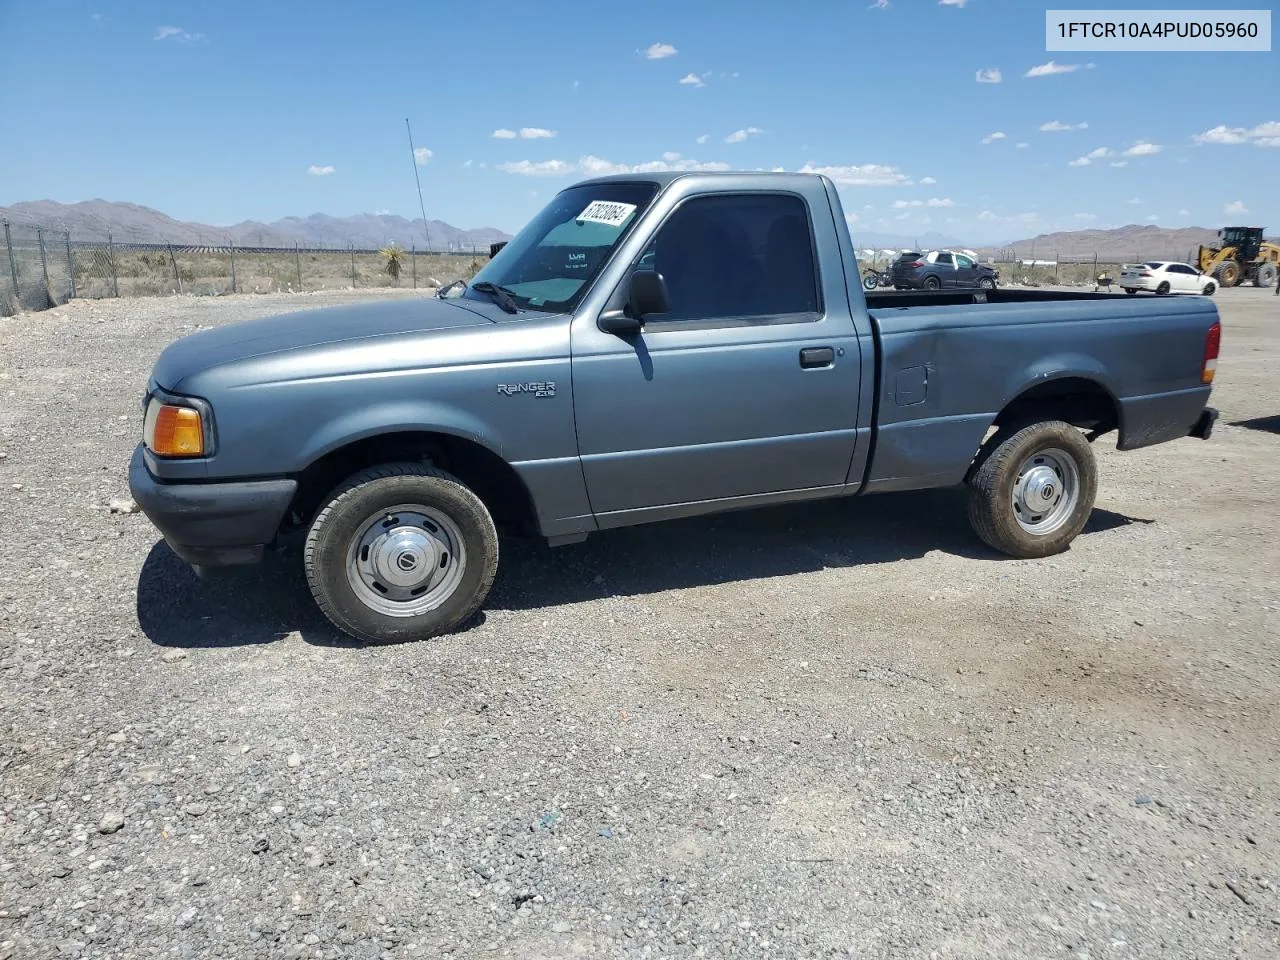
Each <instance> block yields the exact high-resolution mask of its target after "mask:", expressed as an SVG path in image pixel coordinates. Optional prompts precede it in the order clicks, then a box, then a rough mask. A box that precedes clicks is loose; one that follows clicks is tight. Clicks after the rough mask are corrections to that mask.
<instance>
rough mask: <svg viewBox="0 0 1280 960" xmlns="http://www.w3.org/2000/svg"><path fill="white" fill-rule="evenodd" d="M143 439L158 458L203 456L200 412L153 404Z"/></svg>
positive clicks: (202, 428)
mask: <svg viewBox="0 0 1280 960" xmlns="http://www.w3.org/2000/svg"><path fill="white" fill-rule="evenodd" d="M144 439H145V441H146V444H147V447H148V448H149V449H150V450H151V452H152V453H154V454H155V455H156V456H159V457H201V456H204V424H203V423H202V422H201V420H200V412H199V411H198V410H192V409H191V408H190V407H176V406H173V405H171V404H167V403H159V402H152V404H151V406H150V408H149V409H148V410H147V424H146V434H145V437H144Z"/></svg>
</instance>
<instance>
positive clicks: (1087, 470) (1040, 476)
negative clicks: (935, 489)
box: [969, 420, 1098, 559]
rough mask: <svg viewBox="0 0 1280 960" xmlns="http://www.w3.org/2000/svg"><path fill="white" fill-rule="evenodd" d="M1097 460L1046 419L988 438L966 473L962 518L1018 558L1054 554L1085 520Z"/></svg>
mask: <svg viewBox="0 0 1280 960" xmlns="http://www.w3.org/2000/svg"><path fill="white" fill-rule="evenodd" d="M1097 490H1098V471H1097V464H1096V463H1095V461H1094V458H1093V450H1092V449H1091V448H1090V447H1089V442H1088V441H1087V440H1085V438H1084V435H1083V434H1081V433H1080V431H1079V430H1077V429H1076V428H1075V427H1073V426H1072V425H1071V424H1069V423H1065V422H1063V421H1061V420H1046V421H1042V422H1040V423H1032V424H1029V425H1026V426H1022V427H1019V428H1014V429H1009V430H1002V431H1000V432H999V433H997V434H996V436H994V437H992V439H991V440H990V442H989V443H988V445H987V447H986V448H985V449H984V450H983V453H982V455H981V456H980V461H979V465H978V467H977V469H976V470H975V471H974V472H973V474H972V476H971V477H970V479H969V522H970V524H972V526H973V529H974V531H975V532H976V533H977V534H978V536H979V537H981V538H982V540H983V541H984V542H985V543H986V544H987V545H988V546H991V547H994V548H995V549H996V550H999V551H1001V552H1002V553H1006V554H1008V555H1009V556H1011V557H1018V558H1019V559H1031V558H1035V557H1047V556H1050V555H1051V554H1055V553H1061V552H1062V551H1063V550H1065V549H1067V547H1068V546H1069V545H1070V544H1071V541H1072V540H1074V539H1075V538H1076V535H1077V534H1078V533H1079V532H1080V531H1081V530H1082V529H1083V528H1084V525H1085V523H1086V522H1088V520H1089V514H1090V513H1091V512H1092V511H1093V502H1094V498H1095V497H1096V496H1097Z"/></svg>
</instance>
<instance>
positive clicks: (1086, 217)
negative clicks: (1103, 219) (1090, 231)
mask: <svg viewBox="0 0 1280 960" xmlns="http://www.w3.org/2000/svg"><path fill="white" fill-rule="evenodd" d="M1072 216H1074V217H1075V219H1077V220H1084V221H1085V222H1088V221H1090V220H1097V219H1098V215H1097V214H1096V213H1076V214H1072Z"/></svg>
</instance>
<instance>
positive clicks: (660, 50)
mask: <svg viewBox="0 0 1280 960" xmlns="http://www.w3.org/2000/svg"><path fill="white" fill-rule="evenodd" d="M644 55H645V58H646V59H648V60H662V59H663V58H665V57H674V56H675V55H676V48H675V47H673V46H672V45H671V44H669V43H651V44H649V48H648V49H647V50H645V52H644Z"/></svg>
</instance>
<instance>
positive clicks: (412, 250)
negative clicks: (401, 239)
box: [0, 221, 492, 316]
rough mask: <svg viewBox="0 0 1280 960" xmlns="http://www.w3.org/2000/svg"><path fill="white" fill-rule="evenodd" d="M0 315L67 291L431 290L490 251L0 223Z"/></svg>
mask: <svg viewBox="0 0 1280 960" xmlns="http://www.w3.org/2000/svg"><path fill="white" fill-rule="evenodd" d="M0 227H2V228H3V229H2V230H0V316H8V315H13V314H15V313H18V312H21V311H26V310H47V309H49V308H51V307H56V306H59V305H61V304H64V303H66V302H67V301H68V300H70V299H71V298H73V297H80V298H100V297H141V296H169V295H173V294H190V295H194V296H223V295H226V294H230V293H299V292H303V291H315V290H344V289H345V290H353V289H367V288H371V287H388V288H394V287H401V288H410V289H417V288H427V289H429V288H432V287H438V286H442V285H444V284H446V283H450V282H452V281H454V280H458V279H469V278H470V277H472V276H474V275H475V273H476V271H477V270H479V269H480V267H481V266H483V265H484V263H485V262H486V261H487V260H488V259H489V257H490V256H491V254H492V250H491V249H484V250H481V249H479V248H477V249H476V250H475V251H451V252H447V253H441V252H435V251H431V252H428V251H420V250H418V249H417V248H416V247H415V246H411V247H409V248H408V249H400V248H397V247H392V248H388V249H387V250H371V249H357V248H356V247H354V246H353V245H350V244H348V245H347V246H345V247H342V246H326V247H318V248H316V247H312V248H308V247H303V246H301V245H295V246H293V247H240V246H236V245H232V244H228V245H226V246H179V245H176V244H170V243H155V242H144V241H138V240H133V239H129V240H127V241H125V242H117V240H116V239H115V238H114V237H113V236H112V235H111V234H108V235H107V239H106V240H105V241H79V240H76V239H74V238H73V237H72V236H71V234H70V233H68V232H67V231H65V230H55V229H50V228H46V227H43V226H39V225H35V224H27V223H12V222H9V221H0Z"/></svg>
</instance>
